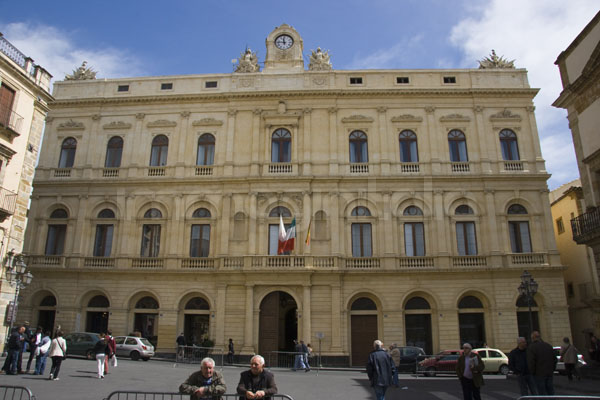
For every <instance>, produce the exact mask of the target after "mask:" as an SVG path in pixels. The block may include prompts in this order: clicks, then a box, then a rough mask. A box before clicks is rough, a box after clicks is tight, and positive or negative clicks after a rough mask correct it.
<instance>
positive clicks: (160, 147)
mask: <svg viewBox="0 0 600 400" xmlns="http://www.w3.org/2000/svg"><path fill="white" fill-rule="evenodd" d="M168 152H169V139H168V138H167V137H166V136H165V135H158V136H155V137H154V139H152V152H151V153H150V166H151V167H163V166H165V165H167V153H168Z"/></svg>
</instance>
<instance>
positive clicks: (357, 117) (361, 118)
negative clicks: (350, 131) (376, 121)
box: [342, 114, 373, 123]
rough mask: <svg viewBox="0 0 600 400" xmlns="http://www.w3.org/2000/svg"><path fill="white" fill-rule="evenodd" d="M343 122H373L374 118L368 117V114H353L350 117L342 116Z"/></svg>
mask: <svg viewBox="0 0 600 400" xmlns="http://www.w3.org/2000/svg"><path fill="white" fill-rule="evenodd" d="M342 122H345V123H356V122H369V123H370V122H373V118H371V117H367V116H366V115H359V114H355V115H351V116H349V117H344V118H342Z"/></svg>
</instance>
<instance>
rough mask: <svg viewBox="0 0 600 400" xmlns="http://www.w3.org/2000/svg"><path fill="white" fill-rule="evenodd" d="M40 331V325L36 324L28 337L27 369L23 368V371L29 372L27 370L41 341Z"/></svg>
mask: <svg viewBox="0 0 600 400" xmlns="http://www.w3.org/2000/svg"><path fill="white" fill-rule="evenodd" d="M42 333H43V332H42V327H41V326H38V327H37V329H36V330H35V333H34V334H33V335H31V337H30V338H29V360H27V369H26V370H25V373H29V370H30V369H31V363H32V362H33V360H34V359H35V357H36V355H37V348H38V346H39V345H40V343H41V341H42ZM34 368H35V364H34Z"/></svg>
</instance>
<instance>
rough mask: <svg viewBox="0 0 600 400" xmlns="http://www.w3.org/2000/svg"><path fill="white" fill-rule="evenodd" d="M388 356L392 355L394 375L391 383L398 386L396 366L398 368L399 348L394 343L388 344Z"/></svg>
mask: <svg viewBox="0 0 600 400" xmlns="http://www.w3.org/2000/svg"><path fill="white" fill-rule="evenodd" d="M390 357H392V361H394V376H393V383H394V386H396V387H398V368H400V349H399V348H398V345H397V344H396V343H393V344H392V345H391V346H390Z"/></svg>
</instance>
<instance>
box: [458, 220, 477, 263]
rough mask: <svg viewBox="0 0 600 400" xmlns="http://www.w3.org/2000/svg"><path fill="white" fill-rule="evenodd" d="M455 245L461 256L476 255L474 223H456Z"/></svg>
mask: <svg viewBox="0 0 600 400" xmlns="http://www.w3.org/2000/svg"><path fill="white" fill-rule="evenodd" d="M456 243H457V245H458V254H459V255H461V256H474V255H477V236H476V234H475V223H474V222H457V223H456Z"/></svg>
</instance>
